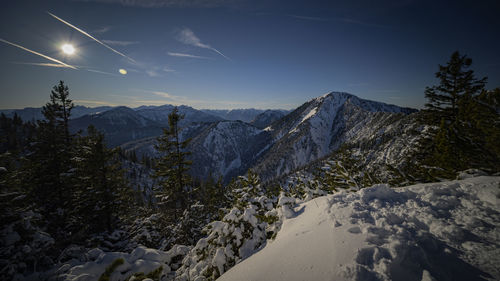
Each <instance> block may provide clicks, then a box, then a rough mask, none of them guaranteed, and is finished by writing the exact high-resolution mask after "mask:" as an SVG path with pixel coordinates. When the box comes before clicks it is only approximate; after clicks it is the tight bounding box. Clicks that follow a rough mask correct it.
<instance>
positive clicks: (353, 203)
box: [218, 177, 500, 281]
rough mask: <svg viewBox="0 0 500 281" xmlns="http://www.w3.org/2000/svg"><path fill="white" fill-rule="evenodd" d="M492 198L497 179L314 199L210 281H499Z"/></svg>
mask: <svg viewBox="0 0 500 281" xmlns="http://www.w3.org/2000/svg"><path fill="white" fill-rule="evenodd" d="M499 197H500V177H476V178H469V179H465V180H459V181H449V182H441V183H430V184H418V185H414V186H408V187H404V188H397V189H390V188H388V187H387V186H385V185H378V186H374V187H371V188H367V189H363V190H361V191H359V192H356V193H351V192H341V193H337V194H334V195H330V196H326V197H319V198H317V199H315V200H312V201H309V202H307V203H304V204H302V205H300V206H299V207H298V208H296V216H295V217H293V218H290V219H288V220H285V221H284V223H283V226H282V228H281V230H280V232H279V233H278V235H277V237H276V240H274V241H272V242H269V243H268V244H267V246H266V247H265V248H264V249H262V250H261V251H260V252H258V253H256V254H254V255H253V256H251V257H249V258H248V259H246V260H244V261H243V262H241V263H239V264H238V265H236V266H235V267H233V268H232V269H230V270H229V271H228V272H226V273H225V274H224V275H222V276H221V277H220V278H219V279H218V280H221V281H224V280H408V281H410V280H499V279H500V267H499V266H498V265H499V264H500V235H499V233H500V201H499Z"/></svg>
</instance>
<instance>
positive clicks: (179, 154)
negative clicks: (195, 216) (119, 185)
mask: <svg viewBox="0 0 500 281" xmlns="http://www.w3.org/2000/svg"><path fill="white" fill-rule="evenodd" d="M183 118H184V116H183V115H180V114H179V113H178V109H177V107H175V108H174V110H173V111H172V112H171V113H170V114H169V115H168V124H169V127H168V129H163V135H162V136H160V137H159V138H158V144H157V145H155V148H156V150H157V151H158V152H159V153H160V154H161V157H159V158H157V159H156V164H155V168H154V170H155V172H154V175H153V177H154V178H156V179H158V185H159V186H158V199H159V201H158V204H159V205H160V207H161V209H162V211H163V213H164V215H165V216H166V217H171V218H173V220H174V221H176V220H177V219H178V218H179V217H180V215H181V214H182V212H183V210H185V209H186V208H187V206H188V199H189V197H188V195H187V194H188V191H189V190H188V186H189V184H190V181H191V179H190V176H189V175H188V174H187V171H188V170H189V166H190V165H191V161H188V160H186V157H187V156H188V155H189V154H190V152H188V151H186V147H187V145H188V144H189V141H190V140H189V139H186V140H181V136H180V131H181V129H180V127H179V122H180V121H181V120H182V119H183Z"/></svg>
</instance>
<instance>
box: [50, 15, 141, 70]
mask: <svg viewBox="0 0 500 281" xmlns="http://www.w3.org/2000/svg"><path fill="white" fill-rule="evenodd" d="M47 13H48V14H49V15H50V16H52V17H53V18H55V19H56V20H58V21H60V22H62V23H64V24H65V25H67V26H69V27H71V28H73V29H75V30H76V31H78V32H80V33H81V34H83V35H85V36H87V37H89V38H90V39H92V40H94V41H96V42H97V43H99V44H101V45H103V46H104V47H106V48H108V49H109V50H111V51H113V52H114V53H116V54H118V55H120V56H122V57H124V58H126V59H128V60H130V61H132V62H134V63H135V60H134V59H132V58H131V57H129V56H127V55H124V54H122V53H120V52H119V51H117V50H115V49H113V48H111V47H110V46H109V45H107V44H106V43H103V42H102V41H100V40H99V39H97V38H95V37H94V36H92V35H90V34H89V33H87V32H86V31H84V30H82V29H80V28H78V27H76V26H74V25H72V24H71V23H69V22H67V21H65V20H63V19H61V18H60V17H58V16H56V15H54V14H52V13H50V12H47Z"/></svg>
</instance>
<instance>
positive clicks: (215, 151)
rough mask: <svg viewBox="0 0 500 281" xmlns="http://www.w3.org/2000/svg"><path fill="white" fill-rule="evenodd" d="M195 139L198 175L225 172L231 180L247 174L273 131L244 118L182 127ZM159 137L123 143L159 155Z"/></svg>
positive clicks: (192, 145)
mask: <svg viewBox="0 0 500 281" xmlns="http://www.w3.org/2000/svg"><path fill="white" fill-rule="evenodd" d="M188 138H189V139H191V142H190V143H189V146H188V147H187V150H188V151H190V152H191V155H190V156H188V158H189V159H190V160H192V161H193V164H192V166H191V168H190V171H189V172H190V174H191V175H192V176H193V177H196V178H206V177H208V176H210V175H212V176H213V177H219V176H222V177H223V179H224V180H225V181H226V182H227V181H229V180H230V179H231V178H232V177H234V176H237V175H241V174H244V173H245V172H246V171H247V170H248V168H250V166H251V165H252V164H254V163H255V161H256V160H257V159H258V157H259V156H260V155H261V154H262V152H264V151H265V150H266V149H267V147H268V146H269V143H271V141H272V138H271V135H270V134H269V132H267V131H263V130H260V129H258V128H256V127H254V126H252V125H250V124H247V123H245V122H242V121H219V122H215V123H191V124H190V125H187V126H185V127H183V128H182V131H181V139H188ZM156 139H157V137H149V138H144V139H140V140H134V141H131V142H128V143H125V144H123V145H121V148H122V150H124V151H125V152H129V151H135V153H136V154H137V155H138V157H139V158H140V157H142V155H147V156H149V157H158V156H159V155H158V152H157V151H156V150H155V148H154V146H155V144H156V143H157V141H156Z"/></svg>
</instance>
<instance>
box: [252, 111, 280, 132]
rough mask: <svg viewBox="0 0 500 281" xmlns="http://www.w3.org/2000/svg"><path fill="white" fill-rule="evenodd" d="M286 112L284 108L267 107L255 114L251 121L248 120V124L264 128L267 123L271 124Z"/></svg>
mask: <svg viewBox="0 0 500 281" xmlns="http://www.w3.org/2000/svg"><path fill="white" fill-rule="evenodd" d="M286 113H287V111H285V110H275V109H269V110H266V111H264V112H262V113H261V114H259V115H257V116H255V118H254V119H253V120H252V121H250V124H252V125H254V126H255V127H257V128H259V129H264V128H266V127H268V126H269V125H271V124H272V123H273V122H275V121H277V120H279V119H281V118H282V117H283V116H285V115H286Z"/></svg>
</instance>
